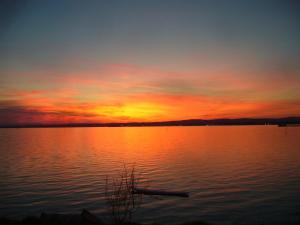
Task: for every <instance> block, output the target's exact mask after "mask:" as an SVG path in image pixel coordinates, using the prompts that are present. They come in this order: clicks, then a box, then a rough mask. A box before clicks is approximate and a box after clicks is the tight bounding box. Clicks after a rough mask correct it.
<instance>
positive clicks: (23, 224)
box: [0, 209, 212, 225]
mask: <svg viewBox="0 0 300 225" xmlns="http://www.w3.org/2000/svg"><path fill="white" fill-rule="evenodd" d="M116 224H118V225H119V224H120V223H112V222H110V223H108V222H106V221H103V220H102V219H101V218H99V217H97V216H95V215H94V214H92V213H91V212H89V211H87V210H85V209H84V210H82V212H81V213H80V214H48V213H42V214H41V215H40V216H39V217H36V216H28V217H25V218H23V219H22V220H15V219H11V218H6V217H0V225H116ZM121 224H122V225H142V223H135V222H123V223H121ZM153 225H158V224H156V223H153ZM180 225H212V224H210V223H206V222H203V221H191V222H185V223H181V224H180Z"/></svg>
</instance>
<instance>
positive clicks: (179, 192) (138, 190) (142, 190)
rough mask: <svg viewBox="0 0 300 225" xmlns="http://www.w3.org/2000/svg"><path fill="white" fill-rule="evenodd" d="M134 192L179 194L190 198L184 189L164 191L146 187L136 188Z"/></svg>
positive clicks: (178, 195) (166, 194)
mask: <svg viewBox="0 0 300 225" xmlns="http://www.w3.org/2000/svg"><path fill="white" fill-rule="evenodd" d="M133 193H134V194H143V195H164V196H177V197H184V198H188V197H189V193H188V192H182V191H163V190H153V189H145V188H134V189H133Z"/></svg>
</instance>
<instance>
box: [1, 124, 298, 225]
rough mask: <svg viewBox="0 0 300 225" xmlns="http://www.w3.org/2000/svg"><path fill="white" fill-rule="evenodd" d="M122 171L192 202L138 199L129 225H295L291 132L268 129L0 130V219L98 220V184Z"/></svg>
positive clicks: (101, 207)
mask: <svg viewBox="0 0 300 225" xmlns="http://www.w3.org/2000/svg"><path fill="white" fill-rule="evenodd" d="M124 163H126V164H135V167H136V170H137V171H138V173H139V176H140V177H141V182H142V185H146V186H148V187H151V188H159V189H168V190H170V189H175V190H183V191H188V192H190V195H191V197H190V198H188V199H182V198H172V197H163V198H153V197H146V198H144V203H143V205H142V207H141V209H140V210H139V211H138V212H137V213H136V215H135V219H136V220H138V221H142V222H151V221H154V222H157V223H166V224H172V223H178V222H180V221H187V220H188V221H190V220H196V219H201V220H207V221H211V222H214V223H216V224H225V225H226V224H241V225H242V224H272V225H276V224H278V225H288V224H291V225H296V224H300V194H299V191H300V128H298V127H294V128H292V127H291V128H278V127H276V126H214V127H210V126H209V127H136V128H129V127H123V128H121V127H118V128H32V129H29V128H28V129H0V166H1V170H0V216H12V217H22V216H24V215H28V214H30V215H31V214H33V215H35V214H36V215H38V214H39V213H40V212H42V211H46V212H60V213H78V212H79V211H80V210H81V209H82V208H87V209H89V210H91V211H92V212H94V213H96V214H98V215H99V216H106V210H105V201H104V184H105V176H106V175H114V174H117V173H118V172H119V171H120V170H121V169H122V167H123V164H124Z"/></svg>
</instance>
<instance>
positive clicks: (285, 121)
mask: <svg viewBox="0 0 300 225" xmlns="http://www.w3.org/2000/svg"><path fill="white" fill-rule="evenodd" d="M299 124H300V117H286V118H239V119H211V120H202V119H190V120H176V121H163V122H128V123H66V124H54V123H53V124H42V123H32V124H29V123H28V124H0V128H25V127H36V128H38V127H144V126H220V125H279V126H289V125H299Z"/></svg>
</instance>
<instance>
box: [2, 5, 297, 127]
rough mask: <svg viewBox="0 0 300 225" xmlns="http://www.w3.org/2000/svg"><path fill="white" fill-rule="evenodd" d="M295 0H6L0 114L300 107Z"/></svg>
mask: <svg viewBox="0 0 300 225" xmlns="http://www.w3.org/2000/svg"><path fill="white" fill-rule="evenodd" d="M299 12H300V3H299V2H298V1H296V0H295V1H293V0H286V1H285V0H281V1H276V0H273V1H268V0H265V1H264V0H257V1H255V0H253V1H246V0H245V1H243V0H239V1H228V0H227V1H225V0H206V1H201V0H199V1H197V0H182V1H176V0H169V1H168V0H157V1H156V0H151V1H150V0H148V1H146V0H139V1H138V0H136V1H133V0H128V1H125V0H119V1H114V0H107V1H100V0H98V1H96V0H95V1H93V0H91V1H84V0H82V1H79V0H69V1H68V0H57V1H55V0H3V1H1V3H0V123H1V124H4V123H11V124H15V123H69V122H128V121H165V120H181V119H212V118H239V117H255V118H257V117H286V116H300V13H299Z"/></svg>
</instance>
